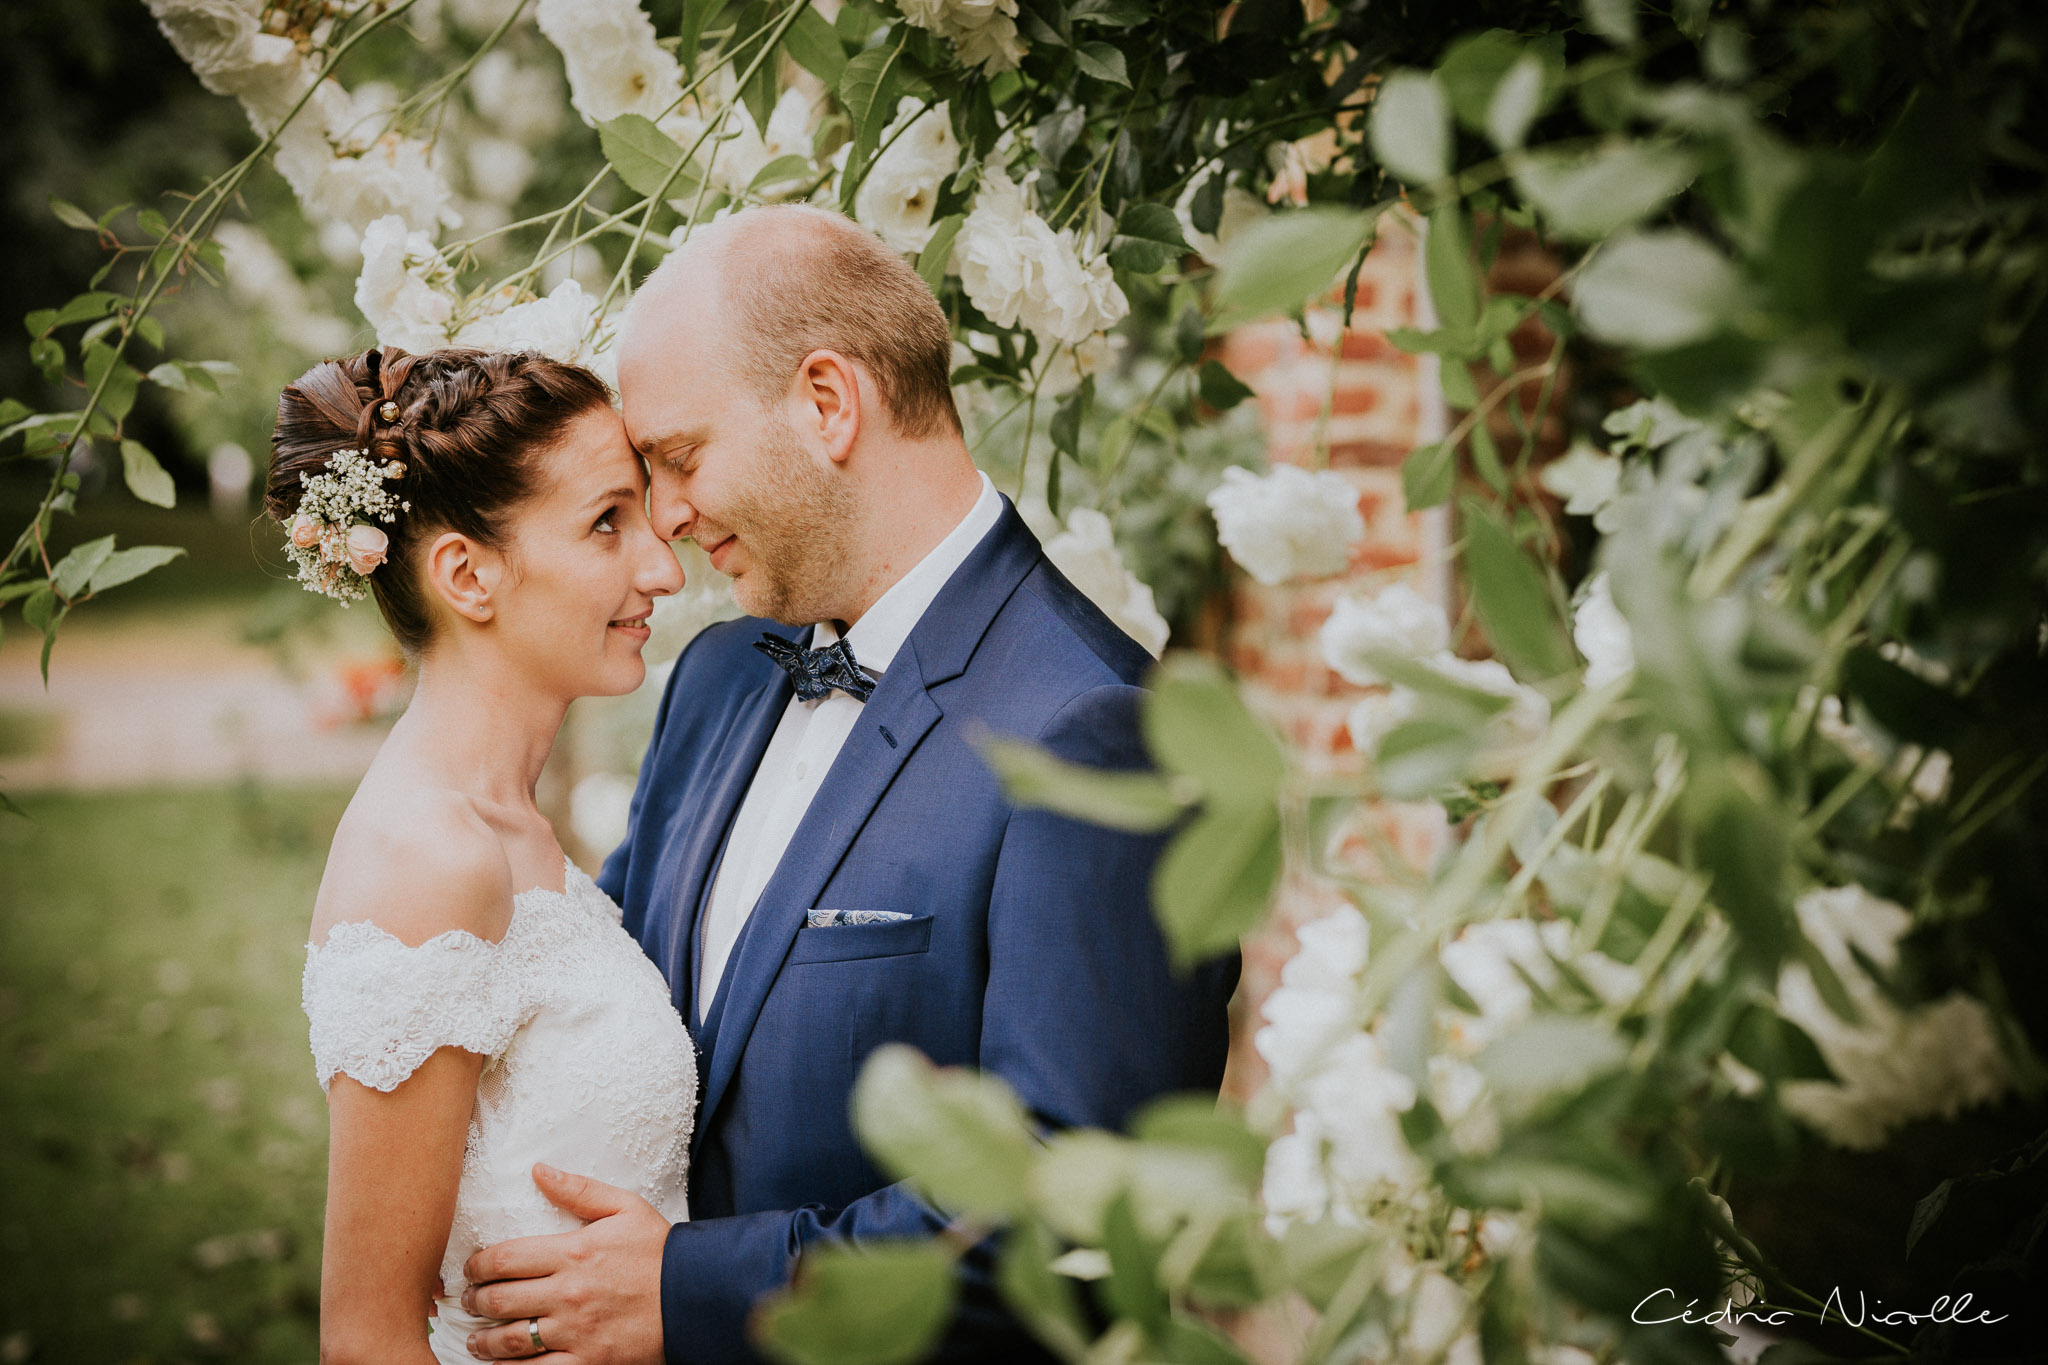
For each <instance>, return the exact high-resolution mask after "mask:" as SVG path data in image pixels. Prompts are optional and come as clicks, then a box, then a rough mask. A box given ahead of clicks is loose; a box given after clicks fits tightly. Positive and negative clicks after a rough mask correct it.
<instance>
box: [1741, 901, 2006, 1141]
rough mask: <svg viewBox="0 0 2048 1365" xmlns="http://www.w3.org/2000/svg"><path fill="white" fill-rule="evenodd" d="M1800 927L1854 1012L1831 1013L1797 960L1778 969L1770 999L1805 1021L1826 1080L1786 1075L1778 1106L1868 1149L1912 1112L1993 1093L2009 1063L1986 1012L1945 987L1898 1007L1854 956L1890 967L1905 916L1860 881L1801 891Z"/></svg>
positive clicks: (1923, 1114) (1958, 1107)
mask: <svg viewBox="0 0 2048 1365" xmlns="http://www.w3.org/2000/svg"><path fill="white" fill-rule="evenodd" d="M1795 908H1796V909H1797V911H1798V915H1799V927H1800V930H1801V932H1803V933H1804V934H1805V935H1806V937H1807V938H1808V939H1809V940H1810V941H1811V942H1812V943H1813V945H1814V947H1815V948H1817V949H1818V950H1819V951H1820V953H1821V955H1822V957H1824V958H1825V959H1826V960H1827V962H1828V964H1829V965H1830V966H1831V967H1833V968H1834V969H1835V974H1836V976H1837V977H1839V978H1840V979H1841V982H1842V985H1843V988H1844V989H1845V990H1846V991H1847V992H1848V994H1849V998H1850V1000H1851V1001H1852V1002H1853V1003H1854V1004H1855V1006H1856V1011H1857V1013H1858V1014H1859V1015H1860V1016H1861V1018H1860V1020H1859V1021H1858V1022H1856V1023H1850V1022H1849V1021H1847V1020H1845V1019H1843V1018H1841V1017H1840V1016H1839V1015H1837V1014H1836V1013H1835V1012H1834V1011H1833V1010H1832V1009H1830V1008H1829V1007H1828V1005H1827V1003H1826V1002H1825V1001H1824V1000H1823V999H1822V998H1821V994H1820V990H1819V987H1818V986H1816V985H1815V983H1814V981H1813V977H1812V975H1811V974H1810V973H1809V972H1808V970H1807V968H1806V967H1805V965H1804V964H1801V963H1792V964H1789V965H1787V966H1786V967H1784V968H1783V969H1782V970H1781V971H1780V972H1779V974H1778V1009H1779V1012H1780V1013H1782V1014H1783V1015H1784V1016H1785V1018H1787V1019H1789V1020H1791V1021H1792V1022H1793V1023H1795V1024H1797V1025H1798V1026H1799V1027H1800V1028H1802V1029H1804V1030H1805V1031H1806V1033H1807V1034H1808V1036H1810V1037H1811V1038H1812V1039H1813V1041H1814V1043H1815V1044H1816V1045H1817V1046H1818V1047H1819V1048H1820V1051H1821V1055H1822V1056H1823V1057H1825V1058H1826V1059H1827V1063H1828V1068H1829V1069H1830V1070H1831V1071H1833V1072H1834V1073H1835V1077H1836V1080H1835V1081H1788V1082H1785V1083H1784V1084H1782V1085H1781V1086H1780V1087H1779V1098H1780V1099H1781V1100H1782V1101H1783V1103H1784V1105H1785V1108H1786V1111H1787V1112H1789V1113H1791V1114H1792V1115H1793V1116H1794V1117H1796V1118H1798V1119H1800V1120H1801V1121H1803V1122H1805V1123H1806V1124H1808V1125H1809V1126H1810V1127H1812V1128H1814V1129H1815V1130H1816V1131H1817V1132H1819V1133H1820V1134H1821V1135H1822V1136H1823V1137H1825V1138H1827V1139H1828V1140H1829V1141H1830V1142H1833V1143H1835V1144H1836V1145H1837V1146H1842V1147H1849V1148H1856V1149H1863V1150H1868V1149H1873V1148H1876V1147H1879V1146H1882V1145H1883V1143H1884V1140H1885V1138H1886V1136H1887V1135H1888V1134H1889V1133H1890V1131H1891V1129H1892V1128H1894V1127H1896V1126H1898V1125H1899V1124H1902V1123H1908V1122H1911V1121H1913V1120H1915V1119H1920V1118H1928V1117H1935V1116H1939V1117H1942V1118H1953V1117H1954V1116H1955V1115H1956V1114H1957V1113H1959V1112H1961V1111H1962V1110H1963V1109H1965V1108H1968V1107H1971V1106H1973V1105H1978V1104H1983V1103H1986V1102H1988V1101H1990V1100H1993V1099H1996V1098H1997V1097H1998V1096H1999V1095H2001V1094H2003V1093H2004V1092H2005V1090H2006V1089H2007V1088H2008V1087H2009V1086H2010V1085H2011V1083H2012V1075H2011V1068H2010V1066H2009V1065H2008V1063H2007V1061H2006V1059H2005V1054H2004V1052H2003V1050H2002V1049H2001V1048H2000V1046H1999V1042H1998V1035H1997V1029H1996V1027H1995V1025H1994V1024H1993V1022H1992V1019H1991V1015H1990V1012H1989V1011H1988V1010H1986V1009H1985V1008H1984V1006H1983V1004H1982V1003H1980V1002H1979V1001H1977V1000H1975V999H1972V998H1971V997H1969V996H1967V995H1963V994H1960V993H1954V994H1950V995H1947V996H1945V997H1943V998H1942V999H1940V1000H1937V1001H1934V1002H1932V1003H1930V1004H1926V1005H1920V1006H1916V1007H1913V1008H1910V1009H1901V1008H1900V1007H1899V1006H1898V1005H1896V1004H1894V1003H1893V1001H1892V1000H1891V998H1890V997H1889V996H1888V995H1886V994H1885V992H1884V991H1883V989H1882V988H1881V987H1879V986H1878V984H1877V983H1876V982H1875V981H1873V980H1872V979H1871V977H1870V974H1869V972H1868V971H1867V970H1865V968H1864V967H1863V966H1862V963H1861V962H1860V961H1859V960H1858V959H1859V958H1861V959H1864V960H1867V961H1869V962H1870V963H1872V964H1873V965H1875V966H1876V967H1877V968H1878V969H1879V970H1880V971H1886V972H1889V971H1891V970H1892V969H1893V968H1895V967H1896V966H1897V965H1898V960H1899V942H1900V940H1901V939H1902V938H1903V937H1904V936H1905V933H1906V931H1907V930H1908V929H1910V928H1911V927H1912V916H1911V915H1910V914H1908V913H1907V912H1906V911H1905V910H1904V909H1903V908H1902V907H1900V906H1897V905H1894V904H1892V903H1891V902H1890V901H1886V900H1882V899H1880V898H1878V897H1876V896H1873V895H1871V894H1870V893H1869V892H1868V891H1866V890H1864V889H1863V888H1862V887H1860V886H1856V885H1853V884H1852V885H1849V886H1843V887H1836V888H1833V889H1829V890H1820V891H1810V892H1808V893H1807V894H1806V895H1803V896H1801V897H1800V898H1799V900H1798V902H1797V903H1796V907H1795Z"/></svg>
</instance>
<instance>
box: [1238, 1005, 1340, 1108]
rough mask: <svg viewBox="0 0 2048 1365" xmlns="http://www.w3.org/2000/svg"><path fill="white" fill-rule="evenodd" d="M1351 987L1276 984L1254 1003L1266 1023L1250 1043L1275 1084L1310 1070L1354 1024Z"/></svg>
mask: <svg viewBox="0 0 2048 1365" xmlns="http://www.w3.org/2000/svg"><path fill="white" fill-rule="evenodd" d="M1354 994H1355V993H1354V992H1353V991H1351V990H1350V989H1348V988H1347V989H1342V990H1326V989H1318V988H1315V987H1309V986H1285V985H1283V986H1281V987H1279V988H1277V989H1276V990H1274V991H1273V993H1272V994H1271V995H1268V996H1267V997H1266V1002H1265V1004H1263V1005H1261V1006H1260V1007H1259V1014H1260V1016H1261V1017H1262V1018H1264V1019H1265V1021H1266V1023H1265V1026H1264V1027H1263V1028H1261V1029H1259V1031H1258V1032H1257V1033H1255V1034H1253V1035H1252V1046H1253V1047H1255V1048H1257V1049H1258V1053H1259V1056H1261V1057H1263V1058H1265V1059H1266V1065H1267V1066H1269V1067H1271V1068H1272V1071H1273V1081H1274V1084H1276V1085H1279V1086H1282V1087H1285V1086H1287V1085H1289V1084H1291V1083H1292V1081H1293V1080H1294V1079H1295V1078H1296V1077H1298V1076H1300V1075H1302V1074H1304V1073H1305V1072H1307V1071H1310V1070H1312V1069H1313V1068H1314V1067H1315V1066H1316V1064H1317V1063H1318V1062H1319V1061H1320V1060H1321V1058H1322V1056H1323V1054H1324V1053H1326V1052H1327V1051H1328V1050H1329V1049H1330V1048H1331V1047H1332V1046H1333V1045H1334V1044H1335V1043H1336V1041H1337V1039H1338V1038H1340V1037H1342V1036H1344V1035H1345V1034H1346V1033H1348V1032H1351V1031H1353V1030H1355V1029H1356V1028H1357V1027H1358V1020H1357V1014H1356V1011H1355V1010H1354V1008H1353V1006H1354V1004H1355V1001H1354V999H1353V996H1354Z"/></svg>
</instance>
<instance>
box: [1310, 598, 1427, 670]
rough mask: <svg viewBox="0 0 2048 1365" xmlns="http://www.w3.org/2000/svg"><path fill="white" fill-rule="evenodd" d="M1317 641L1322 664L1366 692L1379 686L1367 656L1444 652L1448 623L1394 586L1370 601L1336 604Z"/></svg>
mask: <svg viewBox="0 0 2048 1365" xmlns="http://www.w3.org/2000/svg"><path fill="white" fill-rule="evenodd" d="M1318 638H1319V639H1320V641H1321V643H1322V647H1323V662H1325V663H1327V664H1328V665H1329V666H1330V667H1331V668H1332V669H1334V670H1336V672H1337V673H1338V675H1339V676H1341V677H1342V678H1343V679H1344V680H1345V681H1346V682H1352V683H1357V684H1359V685H1360V686H1370V685H1371V684H1373V683H1377V682H1384V681H1385V679H1384V678H1382V677H1381V676H1380V673H1379V670H1377V669H1376V668H1374V667H1373V665H1372V658H1373V656H1375V655H1378V656H1392V657H1394V658H1399V659H1420V658H1422V657H1424V656H1426V655H1431V654H1436V653H1439V652H1441V651H1443V650H1446V649H1449V648H1450V646H1451V623H1450V620H1449V619H1448V618H1447V617H1445V615H1444V611H1443V608H1442V607H1439V606H1437V605H1436V604H1435V603H1434V602H1431V601H1430V600H1429V599H1427V598H1425V597H1424V596H1423V595H1422V594H1421V593H1419V592H1417V591H1415V589H1414V588H1412V587H1410V586H1409V585H1408V584H1406V583H1395V584H1392V585H1391V586H1389V587H1386V588H1383V589H1381V590H1380V591H1379V593H1377V594H1376V595H1375V596H1372V597H1354V596H1352V595H1350V594H1346V595H1345V596H1343V597H1340V598H1338V599H1337V602H1336V605H1335V606H1334V607H1332V608H1331V610H1330V615H1329V619H1327V620H1325V621H1324V622H1323V628H1322V631H1321V633H1320V635H1319V637H1318Z"/></svg>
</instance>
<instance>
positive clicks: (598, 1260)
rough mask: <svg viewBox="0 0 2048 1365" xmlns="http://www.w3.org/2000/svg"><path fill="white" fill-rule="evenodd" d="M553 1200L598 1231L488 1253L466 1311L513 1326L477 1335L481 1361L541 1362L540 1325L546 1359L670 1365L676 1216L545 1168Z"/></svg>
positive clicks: (474, 1272)
mask: <svg viewBox="0 0 2048 1365" xmlns="http://www.w3.org/2000/svg"><path fill="white" fill-rule="evenodd" d="M533 1183H534V1184H535V1185H537V1186H539V1187H540V1192H541V1193H542V1194H544V1195H546V1196H547V1197H548V1199H549V1201H550V1202H551V1203H553V1204H554V1205H556V1206H557V1207H558V1208H563V1209H567V1210H568V1211H569V1212H570V1213H573V1214H575V1215H576V1216H577V1217H578V1218H582V1219H587V1220H588V1222H589V1226H587V1227H583V1228H579V1229H577V1230H576V1231H575V1232H564V1233H559V1234H557V1235H555V1236H552V1237H521V1238H518V1239H517V1240H514V1241H510V1242H500V1243H498V1244H497V1245H496V1246H490V1247H485V1248H484V1249H483V1250H482V1251H479V1252H478V1253H477V1254H476V1255H474V1256H472V1257H470V1258H469V1261H468V1262H467V1263H466V1264H465V1265H464V1266H463V1268H462V1270H463V1274H464V1275H465V1276H467V1277H468V1279H469V1282H470V1287H469V1288H468V1289H466V1290H464V1291H463V1294H462V1304H463V1307H465V1308H467V1309H468V1310H469V1311H470V1312H472V1313H474V1314H476V1315H477V1316H478V1317H484V1318H498V1319H501V1320H504V1321H505V1322H506V1325H505V1326H503V1327H491V1328H486V1329H485V1330H483V1331H481V1332H476V1333H474V1334H472V1335H471V1336H470V1338H469V1351H470V1354H471V1355H474V1356H476V1357H477V1358H479V1359H481V1360H528V1359H533V1358H534V1356H535V1352H534V1349H533V1337H532V1334H531V1332H530V1331H529V1329H528V1327H527V1322H528V1320H529V1319H538V1320H539V1325H540V1335H541V1339H542V1340H543V1341H544V1342H546V1343H547V1348H548V1349H547V1354H546V1355H545V1356H544V1357H542V1359H543V1360H544V1361H546V1362H560V1363H561V1365H568V1362H570V1361H572V1360H573V1361H576V1362H578V1363H579V1365H661V1359H662V1354H661V1255H662V1250H663V1248H664V1247H665V1246H666V1245H667V1244H668V1230H669V1223H668V1219H666V1218H664V1217H662V1215H661V1213H660V1212H659V1211H658V1210H657V1209H656V1208H655V1207H654V1206H653V1205H652V1204H650V1203H648V1202H647V1201H646V1200H645V1199H642V1198H640V1196H638V1195H636V1194H630V1193H628V1192H627V1191H625V1190H622V1189H618V1188H617V1187H615V1186H612V1185H607V1184H605V1183H603V1182H602V1181H598V1180H592V1179H590V1178H589V1177H587V1176H580V1175H569V1174H566V1173H564V1172H562V1171H558V1170H556V1169H555V1168H554V1167H552V1166H535V1167H534V1168H533Z"/></svg>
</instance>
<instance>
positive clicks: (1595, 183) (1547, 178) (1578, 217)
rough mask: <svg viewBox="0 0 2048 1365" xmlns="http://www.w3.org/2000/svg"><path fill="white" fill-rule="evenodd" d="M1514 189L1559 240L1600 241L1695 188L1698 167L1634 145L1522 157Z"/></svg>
mask: <svg viewBox="0 0 2048 1365" xmlns="http://www.w3.org/2000/svg"><path fill="white" fill-rule="evenodd" d="M1514 167H1515V184H1516V185H1517V186H1519V187H1520V189H1521V191H1522V194H1523V195H1524V197H1526V198H1527V199H1528V201H1529V202H1530V203H1531V204H1533V205H1534V206H1535V207H1536V210H1537V211H1538V212H1539V213H1541V214H1542V215H1543V217H1544V220H1545V221H1546V222H1547V223H1548V224H1549V225H1550V227H1551V228H1552V229H1554V230H1555V231H1556V232H1557V233H1558V235H1559V236H1562V237H1568V238H1571V239H1573V240H1576V241H1597V240H1599V239H1600V238H1602V237H1607V236H1610V235H1612V234H1613V233H1615V232H1617V231H1619V230H1620V229H1622V228H1624V227H1628V226H1630V225H1632V224H1634V223H1637V222H1640V221H1641V220H1642V219H1643V218H1645V217H1647V216H1648V215H1649V214H1650V213H1651V212H1652V211H1653V210H1654V209H1656V208H1657V207H1658V206H1659V205H1660V204H1662V203H1663V202H1664V201H1665V200H1667V199H1669V198H1670V197H1671V196H1672V195H1674V194H1677V193H1678V192H1679V191H1680V190H1682V189H1684V188H1685V187H1686V186H1687V185H1689V184H1691V183H1692V179H1693V176H1694V175H1695V174H1697V173H1698V169H1699V166H1698V162H1697V161H1696V160H1695V158H1694V157H1693V155H1692V154H1691V153H1690V152H1687V151H1685V150H1683V149H1682V148H1678V147H1654V146H1649V145H1647V144H1644V143H1639V142H1637V143H1629V144H1627V145H1625V146H1621V147H1613V148H1608V149H1606V150H1603V151H1598V152H1595V153H1593V154H1592V155H1591V156H1585V157H1575V156H1568V155H1560V154H1558V153H1554V152H1537V153H1533V154H1531V155H1528V156H1525V157H1520V158H1518V159H1517V160H1516V161H1515V163H1514Z"/></svg>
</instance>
